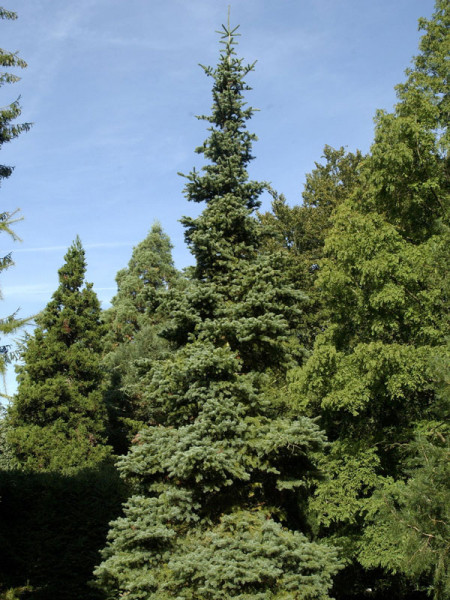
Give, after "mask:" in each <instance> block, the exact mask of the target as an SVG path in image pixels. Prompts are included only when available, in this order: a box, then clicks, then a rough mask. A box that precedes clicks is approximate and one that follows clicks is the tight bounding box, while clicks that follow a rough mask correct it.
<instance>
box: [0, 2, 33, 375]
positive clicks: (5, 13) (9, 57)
mask: <svg viewBox="0 0 450 600" xmlns="http://www.w3.org/2000/svg"><path fill="white" fill-rule="evenodd" d="M0 19H6V20H14V19H17V14H16V13H14V12H12V11H9V10H5V9H4V8H2V7H0ZM0 66H1V67H2V68H7V69H11V68H20V69H24V68H25V67H26V66H27V64H26V62H25V61H24V60H23V59H22V58H20V57H19V56H18V55H17V52H8V51H6V50H2V49H0ZM19 80H20V77H18V76H17V75H15V74H14V73H11V72H9V71H3V72H1V73H0V88H1V87H3V86H4V85H5V84H7V83H15V82H17V81H19ZM2 104H3V103H2ZM20 113H21V109H20V104H19V100H18V99H17V100H15V101H14V102H11V103H10V104H8V105H6V106H3V108H0V147H1V146H2V145H3V144H5V143H7V142H10V141H11V140H13V139H15V138H17V137H18V136H19V135H20V134H21V133H22V132H24V131H28V130H29V129H30V126H31V125H30V123H15V120H16V119H17V118H18V117H19V116H20ZM12 172H13V167H11V166H7V165H0V183H1V181H2V180H3V179H6V178H8V177H9V176H10V175H11V173H12ZM17 213H18V211H17V210H13V211H7V210H6V211H0V233H6V234H8V235H9V236H10V237H11V238H12V239H13V240H18V239H19V238H18V237H17V235H16V234H15V232H14V230H13V225H14V224H15V223H17V222H18V221H20V217H18V214H17ZM12 264H13V260H12V258H11V253H8V254H6V256H3V257H2V258H0V273H1V272H2V271H4V270H5V269H7V268H9V267H10V266H11V265H12ZM25 322H26V319H17V318H16V314H12V315H9V316H8V317H6V318H3V319H1V320H0V333H3V334H9V333H11V332H13V331H14V330H16V329H17V328H19V327H21V326H22V325H23V324H24V323H25ZM8 350H9V347H8V345H2V344H0V373H4V371H5V364H6V361H7V358H8Z"/></svg>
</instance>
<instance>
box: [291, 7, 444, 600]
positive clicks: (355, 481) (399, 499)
mask: <svg viewBox="0 0 450 600" xmlns="http://www.w3.org/2000/svg"><path fill="white" fill-rule="evenodd" d="M449 15H450V13H449V7H448V4H446V3H444V2H438V3H437V10H436V12H435V14H434V16H433V19H432V21H430V22H428V21H422V22H421V26H422V28H424V29H425V31H426V33H425V36H424V37H423V39H422V42H421V46H420V47H421V50H422V53H421V54H420V55H419V57H418V58H417V59H416V60H415V64H414V68H413V69H411V70H410V71H408V72H407V75H408V78H407V81H406V83H405V84H403V85H400V86H398V97H399V103H398V104H397V106H396V108H395V111H394V113H392V114H388V113H384V112H381V111H380V112H379V113H378V114H377V118H376V129H375V141H374V144H373V146H372V148H371V153H370V155H369V156H368V157H367V158H366V159H365V160H364V163H363V166H362V170H361V176H360V177H361V184H360V185H359V186H357V188H356V189H355V190H354V191H353V193H351V194H349V195H348V197H347V198H345V200H344V201H343V202H342V203H341V204H340V206H339V207H338V208H337V209H336V211H335V213H334V214H333V217H332V228H331V229H330V231H329V234H328V235H327V239H326V241H325V246H324V251H325V258H324V259H323V261H322V262H321V269H320V271H319V275H318V277H317V282H316V285H317V289H318V290H319V291H320V294H321V297H322V300H323V302H324V305H325V307H326V308H325V310H326V313H327V320H328V323H329V326H328V327H327V329H326V330H325V331H324V332H323V333H321V334H320V335H319V336H318V337H317V339H316V343H315V347H314V352H313V354H312V356H311V357H310V359H309V360H308V362H307V363H306V365H305V366H304V368H302V369H301V370H298V371H297V372H296V373H295V374H293V383H292V390H293V392H294V393H295V394H297V398H298V403H299V407H302V409H303V410H306V411H308V412H309V414H311V415H318V416H320V418H321V422H322V423H323V425H324V426H325V428H326V431H327V433H328V435H329V437H330V439H331V440H333V441H334V445H333V449H332V451H331V453H330V455H329V456H328V457H327V458H326V459H325V460H324V468H325V470H326V471H328V473H329V479H327V480H326V481H325V482H324V483H323V484H321V485H319V487H318V489H317V492H316V497H315V499H314V501H313V502H312V505H311V507H312V511H313V512H314V514H315V516H316V518H317V521H318V523H319V524H320V525H321V526H322V527H325V528H326V530H327V531H328V532H329V533H332V534H333V535H335V536H336V539H337V541H339V542H340V543H342V544H346V545H347V548H350V547H351V548H352V549H351V550H350V551H349V552H350V554H353V556H356V557H359V559H360V560H361V561H362V563H363V565H364V566H365V567H366V568H370V567H372V568H373V567H376V566H380V565H381V566H382V567H384V568H387V569H388V570H390V571H391V572H396V571H402V572H403V573H406V574H408V575H409V576H411V575H412V574H414V576H415V578H416V581H417V583H418V584H423V578H422V576H424V575H425V573H429V571H430V562H431V561H430V560H428V559H427V558H426V555H425V554H423V555H422V557H423V558H424V560H423V562H421V559H420V558H417V560H416V561H415V562H414V567H412V566H411V565H412V564H413V563H411V564H410V565H409V566H408V560H409V558H408V553H409V546H408V544H407V543H405V544H402V543H400V544H399V543H398V542H397V543H394V538H393V536H392V535H388V534H387V532H388V531H391V532H393V531H398V528H397V529H396V528H394V527H392V519H391V518H390V516H389V510H387V509H386V506H389V504H390V502H391V501H388V500H386V498H391V499H395V502H394V500H392V501H393V502H394V503H395V504H396V506H398V505H400V506H402V507H403V508H402V509H401V510H400V513H399V514H403V512H405V511H412V512H414V511H416V515H415V516H414V517H411V518H410V520H409V522H410V523H413V522H414V519H416V518H417V519H419V520H420V519H421V517H420V513H421V509H420V505H421V498H420V495H421V494H422V493H423V492H424V490H423V489H422V491H421V486H422V485H424V480H425V475H424V474H425V473H426V472H427V470H428V469H431V471H428V475H427V476H429V477H430V479H431V480H434V481H435V483H436V485H439V481H443V480H444V479H445V475H444V473H443V472H439V471H435V470H434V467H432V466H431V463H430V464H429V465H427V466H425V463H424V462H423V461H424V460H425V454H426V452H425V454H424V450H423V448H424V446H423V444H422V445H421V443H419V441H417V440H421V439H423V438H422V436H421V432H422V431H423V429H424V428H425V429H427V428H428V427H429V424H430V423H432V422H437V423H439V422H442V420H443V419H444V418H445V417H444V414H445V411H444V412H443V403H442V402H441V401H440V400H439V401H438V399H437V387H436V385H437V384H436V377H435V376H434V370H433V364H432V363H433V361H434V360H443V358H444V357H445V355H446V353H447V349H446V344H445V338H446V336H447V335H448V328H447V327H448V326H447V302H448V284H447V283H446V281H445V273H446V270H447V268H446V265H447V252H448V245H449V235H448V198H449V162H448V161H449V159H448V143H447V141H446V140H447V123H446V121H445V118H444V114H443V112H442V111H445V110H446V109H445V106H446V102H447V100H446V98H448V81H447V80H446V78H445V77H444V75H443V73H444V71H445V67H444V64H443V62H442V61H444V62H445V61H446V59H445V48H447V49H448V44H449V35H448V19H449ZM446 24H447V25H446ZM419 447H420V448H422V449H421V450H420V452H419V450H418V449H419ZM432 448H433V449H432ZM432 448H431V447H430V448H429V455H430V460H432V458H431V457H433V456H435V457H436V456H441V457H443V452H445V451H444V450H443V449H441V448H440V445H439V444H438V445H437V446H436V445H433V444H432ZM417 453H418V454H417ZM413 457H416V458H413ZM411 460H415V461H419V462H420V461H422V470H420V469H419V470H418V471H415V475H414V477H413V479H410V477H411V471H410V466H409V465H410V464H411ZM433 464H434V463H433ZM431 472H433V475H432V474H431ZM443 493H444V496H445V492H443ZM411 495H412V496H414V499H412V496H411ZM380 498H384V499H385V500H383V502H380ZM444 499H445V498H444V497H441V500H444ZM385 501H386V504H385V503H384V502H385ZM383 507H384V508H383ZM401 519H403V517H401V518H400V517H399V520H398V522H397V523H400V522H401ZM375 522H376V523H377V525H376V526H373V525H372V523H375ZM405 522H406V521H405ZM414 526H416V525H414ZM366 527H367V529H366ZM374 527H375V529H376V530H377V531H378V533H379V532H380V530H383V531H384V532H385V533H386V537H385V538H384V539H385V542H386V544H387V545H389V542H388V541H387V540H388V539H390V540H391V542H392V543H391V545H390V546H389V547H390V550H391V554H389V552H388V550H387V546H386V547H385V548H384V551H383V553H380V543H379V542H380V537H379V535H375V533H374V531H375V529H374ZM403 539H404V538H403ZM350 540H353V541H352V543H350V544H349V541H350ZM430 547H431V546H430ZM419 556H420V554H419V555H418V557H419ZM441 564H442V563H441V562H440V561H437V562H436V565H435V569H436V570H435V574H434V579H433V581H434V583H433V584H430V585H431V588H430V589H433V590H434V592H435V597H436V598H438V597H442V596H439V594H438V592H437V591H436V590H438V589H441V588H442V585H443V583H442V581H443V580H442V577H443V576H444V575H443V570H442V568H441V567H440V566H439V565H441ZM420 565H421V566H420ZM436 578H437V579H438V580H439V582H438V583H436ZM376 588H377V584H376V582H375V583H374V585H373V589H376ZM346 593H348V591H346Z"/></svg>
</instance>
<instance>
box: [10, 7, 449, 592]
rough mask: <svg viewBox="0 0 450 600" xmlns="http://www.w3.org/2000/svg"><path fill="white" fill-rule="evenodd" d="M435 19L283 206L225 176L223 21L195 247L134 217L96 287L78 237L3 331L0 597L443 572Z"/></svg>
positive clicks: (228, 136)
mask: <svg viewBox="0 0 450 600" xmlns="http://www.w3.org/2000/svg"><path fill="white" fill-rule="evenodd" d="M1 16H2V18H15V15H14V13H10V12H7V11H5V10H3V9H2V11H1ZM449 21H450V9H449V5H448V3H447V2H445V1H444V0H437V2H436V8H435V13H434V15H433V17H432V19H430V20H421V21H420V24H419V25H420V27H421V29H422V30H423V31H424V35H423V37H422V39H421V42H420V47H419V54H418V56H417V57H416V58H415V59H414V62H413V66H412V67H411V68H410V69H409V70H408V71H407V72H406V80H405V82H404V83H402V84H400V85H399V86H397V97H398V103H397V104H396V106H395V108H394V111H393V112H392V113H387V112H384V111H379V112H378V113H377V115H376V118H375V135H374V141H373V144H372V147H371V149H370V152H369V153H368V154H367V155H363V154H362V153H361V152H359V151H356V152H354V153H352V152H347V151H346V150H345V149H344V148H340V149H333V148H331V147H328V146H327V147H325V149H324V154H323V157H322V158H323V161H322V162H321V163H316V168H315V169H314V170H313V172H312V173H310V174H309V175H308V176H307V180H306V185H305V189H304V192H303V201H302V203H301V204H300V205H297V206H292V207H291V206H289V205H288V204H287V203H286V201H285V199H284V198H283V196H282V195H281V194H278V193H277V192H276V191H275V190H272V189H271V188H270V186H269V185H268V184H267V183H266V182H258V181H252V180H250V179H249V177H248V173H247V167H248V164H249V163H250V161H251V160H252V159H253V156H252V142H253V141H254V140H255V139H256V137H255V135H254V134H252V133H250V132H249V131H248V130H247V122H248V121H249V120H250V119H251V116H252V114H253V109H252V108H250V107H248V106H247V105H246V103H245V92H246V90H248V89H250V88H249V87H248V84H247V83H246V78H247V76H248V75H249V73H251V72H252V71H253V67H254V65H246V64H245V63H244V62H243V60H242V59H240V58H239V57H238V55H237V54H236V49H235V47H236V41H237V36H238V35H239V34H238V33H237V28H235V29H232V28H231V27H230V25H229V24H228V25H227V26H224V27H223V31H222V34H221V39H220V43H221V51H220V57H219V61H218V65H217V66H216V67H215V68H212V67H204V71H205V73H206V75H207V76H208V77H210V78H211V80H212V97H213V106H212V110H211V114H210V115H206V116H202V117H200V118H201V119H204V120H205V121H206V122H207V123H208V137H207V139H206V140H205V142H204V143H203V144H202V145H201V146H200V147H199V148H197V149H196V151H197V152H198V153H200V154H202V155H203V156H204V157H205V166H204V167H203V168H202V169H201V170H200V171H196V170H195V169H194V170H193V171H192V172H191V173H189V174H188V175H185V178H186V186H185V195H186V198H187V199H188V200H189V201H193V202H198V203H204V210H203V212H202V213H201V214H200V215H199V216H198V217H197V218H190V217H184V218H183V219H182V223H183V224H184V226H185V237H186V242H187V244H188V246H189V248H190V250H191V252H192V254H193V256H194V258H195V264H194V266H193V267H191V268H190V269H188V270H186V272H184V273H180V272H178V271H177V270H176V269H175V267H174V264H173V261H172V257H171V243H170V240H169V238H168V236H167V235H166V234H165V233H164V231H163V230H162V228H161V226H160V225H159V224H158V223H155V224H154V225H153V226H152V228H151V230H150V232H149V234H148V236H147V237H146V239H145V240H143V241H142V242H141V243H140V244H138V245H137V246H136V247H135V249H134V250H133V254H132V256H131V259H130V262H129V264H128V266H127V267H126V268H124V269H122V270H120V271H119V272H118V274H117V286H118V291H117V294H116V296H115V297H114V298H113V300H112V303H111V304H112V305H111V308H109V309H107V310H106V311H102V310H101V309H100V305H99V302H98V300H97V298H96V295H95V292H94V291H93V289H92V284H89V283H86V282H85V269H86V263H85V257H84V250H83V247H82V244H81V242H80V240H79V239H78V238H77V239H76V240H75V241H74V243H73V244H72V246H71V247H70V248H69V249H68V252H67V254H66V256H65V262H64V265H63V266H62V267H61V269H60V271H59V286H58V289H57V290H56V291H55V293H54V294H53V297H52V299H51V301H50V302H49V304H48V305H47V306H46V308H45V309H44V310H43V311H42V313H41V314H39V315H38V316H37V317H36V328H35V329H34V331H33V333H32V334H31V335H29V336H27V338H26V340H25V342H24V346H23V362H22V364H20V365H19V366H18V369H17V371H18V382H19V387H18V392H17V394H16V395H15V397H14V399H13V401H12V403H11V405H10V407H9V410H8V413H7V415H6V416H5V417H4V418H3V419H2V421H1V430H0V444H1V446H0V468H1V471H0V548H1V550H0V552H1V553H2V556H1V560H0V585H1V586H2V587H0V594H2V596H0V597H3V598H5V599H6V598H10V599H13V598H17V597H23V598H33V599H36V600H38V599H42V600H44V599H45V600H46V599H50V598H52V599H54V598H61V599H66V598H67V599H70V598H73V599H75V598H76V599H79V598H103V599H108V600H112V599H119V598H125V597H126V598H128V599H129V600H138V599H144V598H145V599H146V600H147V599H150V598H155V599H156V598H163V597H164V598H183V599H186V600H188V599H189V600H191V599H192V600H194V599H195V600H214V599H219V598H220V599H222V598H224V597H226V598H236V599H237V598H239V599H242V600H243V599H244V598H245V599H248V600H250V599H251V600H257V599H261V600H262V599H268V598H271V599H274V600H281V599H283V600H284V599H288V598H289V599H293V600H294V599H298V600H300V599H305V600H306V599H317V600H319V599H326V598H332V597H334V598H337V599H339V600H344V599H355V600H356V599H359V598H361V599H362V598H367V597H371V598H376V599H382V598H399V599H402V598H403V599H409V598H418V599H419V598H426V597H428V596H431V597H433V598H434V599H435V600H442V599H445V598H448V597H450V583H449V578H448V571H449V568H448V567H449V564H448V562H449V559H448V550H449V541H448V540H449V527H448V518H449V515H448V511H449V506H450V498H449V496H450V493H449V486H448V481H449V480H450V477H449V467H448V465H449V461H448V458H449V456H448V454H449V452H448V407H449V391H448V358H449V350H448V312H447V303H448V278H447V274H448V247H449V231H448V198H449V187H450V177H449V176H450V169H449V155H448V151H449V134H448V116H449V112H450V105H449V89H448V88H449V80H448V56H449V51H450V36H449V33H448V31H449V24H450V23H449ZM0 58H1V61H2V65H3V66H4V67H6V68H8V67H11V66H19V67H23V66H25V64H24V63H23V61H21V59H19V58H18V57H17V56H16V55H11V54H9V53H7V52H4V51H3V52H2V54H1V55H0ZM14 79H15V76H13V75H10V74H8V73H5V74H3V75H2V79H1V81H2V84H3V83H10V82H13V81H14ZM19 115H20V107H19V106H18V104H17V103H16V102H15V103H13V104H11V105H10V106H9V107H7V108H6V109H4V110H3V111H2V112H1V113H0V116H1V132H2V133H1V135H2V138H1V139H2V143H3V142H6V141H9V140H11V139H13V138H14V137H16V136H17V135H19V134H20V133H21V132H22V131H24V130H26V129H28V128H29V125H28V124H24V125H14V124H13V122H14V121H15V119H16V118H17V117H18V116H19ZM10 174H11V168H10V167H1V176H2V177H8V176H9V175H10ZM265 191H268V192H269V193H271V194H272V197H273V204H272V210H271V211H270V212H268V213H265V214H261V213H259V212H258V208H259V207H260V196H261V194H262V193H263V192H265ZM13 218H14V213H13V212H12V213H10V212H5V213H3V217H2V218H1V219H0V225H1V227H2V230H3V231H6V232H7V233H9V234H10V235H13V231H12V229H11V225H12V220H13ZM10 264H11V259H10V258H8V257H5V258H4V259H3V260H2V262H1V265H0V267H1V268H5V267H7V266H9V265H10ZM18 325H20V322H19V321H18V320H17V319H16V317H15V316H14V315H13V316H11V317H8V318H6V319H4V320H3V321H2V323H1V327H3V329H2V330H3V331H10V330H12V329H13V328H14V327H16V326H18Z"/></svg>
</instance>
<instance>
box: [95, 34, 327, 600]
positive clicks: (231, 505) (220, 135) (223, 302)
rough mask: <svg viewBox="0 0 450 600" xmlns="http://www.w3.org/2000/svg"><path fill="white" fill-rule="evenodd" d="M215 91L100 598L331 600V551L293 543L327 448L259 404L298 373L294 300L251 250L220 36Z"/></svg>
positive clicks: (240, 108)
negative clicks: (292, 335) (185, 246)
mask: <svg viewBox="0 0 450 600" xmlns="http://www.w3.org/2000/svg"><path fill="white" fill-rule="evenodd" d="M222 43H223V45H224V48H223V50H222V52H221V55H220V61H219V64H218V66H217V68H216V69H212V68H209V67H205V72H206V74H207V75H209V76H210V77H212V79H213V107H212V114H211V116H209V117H202V118H204V119H206V120H207V121H208V122H209V123H210V124H211V127H210V130H209V131H210V136H209V138H208V139H207V140H206V141H205V143H204V144H203V146H201V147H200V148H199V149H198V152H200V153H202V154H204V155H205V157H206V158H207V159H209V161H210V163H209V164H207V166H205V167H203V169H202V172H200V173H199V172H197V171H193V172H191V173H190V175H188V176H187V179H188V183H187V184H186V195H187V197H188V199H189V200H192V201H195V202H205V203H206V207H205V209H204V211H203V212H202V214H201V215H200V216H199V217H197V218H196V219H192V218H187V217H185V218H184V219H183V222H184V225H185V227H186V239H187V241H188V243H189V245H190V247H191V249H192V252H193V254H194V256H195V258H196V267H195V271H194V276H193V281H192V285H190V286H189V287H188V288H187V290H185V291H183V292H181V293H180V292H178V291H177V290H174V292H173V293H172V294H170V295H169V296H168V299H167V300H166V302H167V304H166V305H165V307H166V308H167V309H168V310H169V311H170V314H171V316H172V320H171V322H169V324H168V325H167V327H166V328H165V332H164V334H165V336H166V337H167V338H169V339H171V340H173V342H174V343H176V344H178V350H177V351H176V352H174V353H173V354H172V355H171V356H170V357H169V358H168V359H167V360H165V361H161V362H160V363H158V364H157V365H156V366H154V368H153V369H152V370H151V372H150V373H149V375H148V377H147V380H148V392H147V396H146V400H147V403H148V411H149V414H150V417H151V426H150V427H148V428H146V429H143V430H142V431H141V432H140V433H139V434H138V435H137V436H136V438H135V440H134V442H135V443H134V446H133V448H132V449H131V451H130V453H129V454H128V455H127V456H126V457H123V458H122V459H121V460H120V461H119V470H120V471H121V473H122V475H123V476H124V477H125V478H126V479H127V480H128V481H129V482H130V484H131V485H132V486H133V489H134V494H133V496H131V498H130V499H129V500H128V502H127V503H126V505H125V514H124V517H122V518H120V519H118V520H116V521H115V522H114V523H113V524H112V529H111V531H110V533H109V544H108V546H107V547H106V549H105V550H104V553H103V556H104V561H103V563H102V564H101V565H100V566H99V567H98V568H97V571H96V574H97V578H98V582H99V586H100V587H101V588H102V589H104V590H105V591H106V593H107V597H108V598H118V597H120V596H124V595H125V596H127V597H128V598H130V600H131V599H138V598H139V599H142V598H146V599H150V598H161V597H163V596H164V597H177V598H186V599H188V598H197V599H201V598H204V599H207V598H208V599H211V600H212V599H214V598H217V599H219V598H223V597H224V594H225V595H226V597H227V598H244V597H245V598H249V599H250V598H254V599H255V600H256V599H257V598H261V599H262V598H269V597H270V598H280V599H281V598H305V599H306V598H310V599H313V598H317V599H319V598H323V599H325V598H328V593H327V591H328V589H329V587H330V585H331V577H332V575H333V574H334V573H335V572H336V571H337V569H338V563H337V560H336V556H335V551H334V550H333V549H331V548H329V547H327V546H325V545H319V544H316V543H312V542H310V541H309V540H308V539H307V537H306V536H305V535H304V534H303V533H301V531H300V529H301V526H302V518H303V515H302V511H301V509H300V505H299V502H298V500H299V497H301V496H302V494H303V493H304V492H305V490H306V489H307V487H308V483H309V481H310V479H311V477H313V476H314V473H315V471H316V468H315V462H316V460H317V458H316V457H317V454H319V453H320V451H321V450H322V448H323V445H324V440H323V435H322V434H321V432H320V431H319V430H318V428H317V426H316V425H315V424H314V423H313V422H312V421H310V420H309V419H307V418H304V417H301V418H298V419H297V418H295V419H294V418H292V417H291V416H290V413H289V407H288V406H287V405H286V404H285V403H284V402H283V398H280V397H278V398H277V402H276V403H272V402H271V401H270V399H269V397H268V395H267V394H266V393H265V387H266V386H267V384H268V380H269V376H268V373H269V372H272V373H273V375H274V377H275V376H277V377H278V378H282V377H283V373H284V372H285V369H286V367H287V366H288V365H289V364H290V363H291V361H292V356H291V344H289V326H290V324H291V323H293V322H295V320H296V319H297V318H298V313H299V309H298V307H297V303H298V301H299V298H298V297H297V295H296V293H295V292H294V290H293V289H292V288H291V287H290V286H289V285H286V284H285V283H284V282H283V278H282V273H281V272H280V271H279V270H277V268H276V257H275V258H274V257H270V256H267V255H264V254H262V253H260V252H258V249H259V246H260V240H259V238H260V232H259V227H258V222H257V220H256V219H255V218H254V217H253V216H252V213H253V211H254V209H255V208H256V207H257V206H258V205H259V200H258V196H259V195H260V193H261V191H262V189H263V187H264V184H262V183H258V182H254V181H249V180H248V175H247V171H246V167H247V164H248V163H249V161H250V160H251V158H252V157H251V142H252V141H253V139H254V136H253V135H252V134H250V133H248V132H247V129H246V121H247V120H248V119H249V118H250V117H251V115H252V112H253V110H252V109H251V108H244V99H243V91H244V90H245V89H248V88H247V86H246V84H245V83H244V81H243V78H244V77H245V76H246V75H247V74H248V73H249V72H250V71H251V70H252V68H253V66H252V65H249V66H244V65H243V62H242V60H241V59H239V58H237V57H236V54H235V50H234V45H235V30H234V31H230V29H229V27H228V28H225V27H224V31H223V36H222Z"/></svg>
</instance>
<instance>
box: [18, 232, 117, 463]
mask: <svg viewBox="0 0 450 600" xmlns="http://www.w3.org/2000/svg"><path fill="white" fill-rule="evenodd" d="M85 270H86V262H85V255H84V250H83V248H82V245H81V242H80V240H79V238H77V239H76V240H75V242H74V243H73V244H72V245H71V246H70V248H69V250H68V251H67V254H66V256H65V263H64V265H63V266H62V267H61V269H60V270H59V272H58V273H59V286H58V289H57V290H56V292H55V293H54V294H53V296H52V299H51V301H50V302H49V303H48V304H47V306H46V307H45V309H44V310H43V311H42V313H41V314H40V315H38V317H37V318H36V323H37V327H36V329H35V331H34V333H33V335H32V336H30V337H29V339H28V341H27V343H26V347H25V350H24V352H23V361H24V362H23V365H20V366H19V367H18V382H19V387H18V391H17V395H16V396H15V398H14V401H13V403H12V406H11V409H10V413H9V427H10V431H9V435H8V441H9V443H10V445H11V449H12V451H13V453H14V456H15V460H16V464H17V465H18V466H21V467H22V468H24V469H26V470H28V469H30V470H35V471H58V472H61V473H65V474H69V473H72V472H75V471H77V470H79V469H83V468H86V467H93V466H98V465H99V464H100V463H102V462H103V461H105V460H107V459H108V458H109V456H110V448H109V447H108V446H107V445H106V444H105V430H106V408H105V406H104V402H103V397H102V377H103V376H102V371H101V368H100V361H101V349H102V339H101V338H102V333H103V329H102V324H101V320H100V316H101V315H100V305H99V302H98V299H97V296H96V294H95V292H94V291H93V289H92V284H90V283H86V284H84V275H85Z"/></svg>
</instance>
